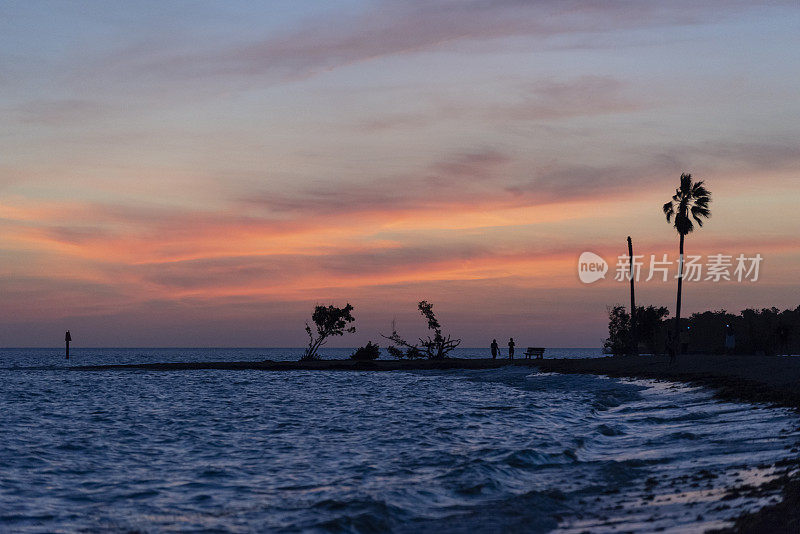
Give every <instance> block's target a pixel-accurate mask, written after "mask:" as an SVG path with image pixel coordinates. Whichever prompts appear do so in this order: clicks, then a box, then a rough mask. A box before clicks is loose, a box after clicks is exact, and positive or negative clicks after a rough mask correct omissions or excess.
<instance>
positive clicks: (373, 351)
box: [350, 341, 381, 361]
mask: <svg viewBox="0 0 800 534" xmlns="http://www.w3.org/2000/svg"><path fill="white" fill-rule="evenodd" d="M380 355H381V348H380V347H379V346H378V345H377V344H375V343H373V342H372V341H367V344H366V345H364V346H363V347H359V348H358V349H356V351H355V352H354V353H353V354H351V355H350V359H351V360H358V361H371V360H377V359H378V358H379V357H380Z"/></svg>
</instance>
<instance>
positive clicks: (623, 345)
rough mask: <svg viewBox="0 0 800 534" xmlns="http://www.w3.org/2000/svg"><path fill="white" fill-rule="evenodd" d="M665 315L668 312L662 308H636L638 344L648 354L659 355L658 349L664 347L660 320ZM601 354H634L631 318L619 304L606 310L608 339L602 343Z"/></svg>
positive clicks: (663, 329) (663, 325)
mask: <svg viewBox="0 0 800 534" xmlns="http://www.w3.org/2000/svg"><path fill="white" fill-rule="evenodd" d="M667 315H669V310H668V309H667V308H665V307H663V306H661V307H658V308H656V307H655V306H636V328H637V330H638V334H639V342H640V343H641V344H643V345H644V346H645V348H646V349H647V351H648V352H649V353H650V354H659V353H660V350H659V349H660V348H661V347H663V346H664V339H665V333H664V332H665V328H666V324H665V322H664V321H662V319H663V318H664V317H666V316H667ZM603 352H605V353H606V354H613V355H615V356H620V355H622V354H633V353H634V351H633V346H632V345H631V316H630V314H629V313H628V310H627V309H625V306H622V305H621V304H617V305H616V306H612V307H609V308H608V339H606V340H605V341H603Z"/></svg>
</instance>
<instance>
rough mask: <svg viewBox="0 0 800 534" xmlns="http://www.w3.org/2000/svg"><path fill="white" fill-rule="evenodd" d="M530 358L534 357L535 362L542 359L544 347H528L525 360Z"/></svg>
mask: <svg viewBox="0 0 800 534" xmlns="http://www.w3.org/2000/svg"><path fill="white" fill-rule="evenodd" d="M531 356H536V359H537V360H541V359H543V358H544V347H528V350H526V351H525V359H526V360H530V359H531Z"/></svg>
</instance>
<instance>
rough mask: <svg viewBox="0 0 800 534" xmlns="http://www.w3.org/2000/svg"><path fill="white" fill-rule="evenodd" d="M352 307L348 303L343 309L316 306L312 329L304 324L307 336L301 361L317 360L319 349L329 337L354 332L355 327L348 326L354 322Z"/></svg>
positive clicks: (312, 317)
mask: <svg viewBox="0 0 800 534" xmlns="http://www.w3.org/2000/svg"><path fill="white" fill-rule="evenodd" d="M352 312H353V306H352V305H351V304H350V303H349V302H348V303H347V305H346V306H345V307H344V308H337V307H336V306H332V305H331V306H316V307H315V308H314V313H313V314H312V315H311V320H312V322H313V323H314V329H313V330H312V328H311V326H310V325H309V324H308V323H306V333H307V334H308V347H306V350H305V352H304V353H303V356H302V358H300V359H301V360H317V359H319V348H320V347H321V346H322V345H324V344H325V343H327V341H328V338H330V337H331V336H342V335H344V334H345V333H353V332H355V331H356V327H355V326H348V325H349V324H350V323H352V322H353V321H355V319H354V318H353V313H352Z"/></svg>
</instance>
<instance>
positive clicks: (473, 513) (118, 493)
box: [0, 349, 800, 534]
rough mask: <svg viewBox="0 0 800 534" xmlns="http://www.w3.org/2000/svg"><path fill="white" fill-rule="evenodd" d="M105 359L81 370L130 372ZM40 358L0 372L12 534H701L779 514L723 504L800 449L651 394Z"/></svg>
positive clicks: (747, 423) (581, 385)
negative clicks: (74, 363) (738, 520)
mask: <svg viewBox="0 0 800 534" xmlns="http://www.w3.org/2000/svg"><path fill="white" fill-rule="evenodd" d="M95 350H96V351H97V352H93V353H91V354H88V353H87V354H80V355H79V357H76V358H75V359H76V360H81V359H82V358H86V359H90V358H94V360H92V361H90V362H88V361H87V362H84V361H80V362H79V363H98V362H102V361H120V360H119V358H122V359H124V358H128V357H133V356H131V355H130V354H127V351H118V352H114V353H111V352H110V353H109V354H108V356H107V357H106V356H104V354H105V353H104V350H103V349H95ZM142 350H144V349H142ZM218 350H219V349H218ZM20 352H24V351H23V350H20ZM29 352H30V353H29V354H28V355H27V356H23V355H21V354H18V353H15V359H14V360H13V361H12V362H11V365H4V366H3V367H4V369H2V370H0V383H2V384H3V386H2V388H0V531H3V532H5V531H8V532H119V531H134V532H164V531H197V532H385V531H394V532H409V533H412V532H436V533H437V534H438V533H442V532H444V533H448V532H453V533H455V532H470V533H475V532H499V531H511V532H550V531H555V532H583V531H587V530H588V531H591V532H604V531H608V532H613V531H645V532H646V531H653V530H656V529H661V528H663V529H664V530H665V531H671V530H675V531H681V532H685V531H702V530H704V529H706V528H712V527H718V526H722V525H724V524H726V521H728V520H729V519H730V518H731V517H734V516H736V515H738V514H739V513H741V512H742V511H744V510H748V509H754V508H756V507H759V506H761V505H763V504H765V503H766V502H769V501H770V500H771V499H774V498H775V496H773V495H769V494H767V495H759V496H754V495H751V494H748V493H747V492H744V493H742V494H739V495H737V496H733V497H732V498H728V497H725V492H726V490H727V489H728V488H731V487H733V486H737V485H743V484H758V483H760V482H761V481H764V480H768V479H769V478H770V477H771V476H774V472H773V468H771V467H770V465H771V464H773V463H774V462H776V461H779V460H781V459H783V458H785V457H787V456H789V455H790V449H792V448H794V447H796V446H797V444H798V442H799V441H800V432H799V431H798V423H799V422H800V421H799V420H798V417H797V415H796V414H794V413H793V412H791V411H789V410H784V409H777V408H768V407H764V406H754V405H748V404H736V403H727V402H719V401H717V400H715V399H713V398H712V397H711V394H710V393H709V392H708V391H706V390H703V389H699V388H692V387H687V386H682V385H674V384H669V383H658V382H652V381H630V380H619V379H610V378H604V377H596V376H579V375H557V374H548V373H537V372H535V370H531V369H524V368H516V367H506V368H501V369H494V370H482V371H426V372H391V373H369V372H347V373H344V372H335V371H331V372H324V371H323V372H308V371H287V372H269V371H253V370H246V371H216V370H212V371H206V370H203V371H176V372H175V371H171V372H165V371H142V370H124V371H91V372H87V371H70V370H68V369H64V368H63V367H58V366H49V362H46V361H44V359H46V358H47V357H49V356H47V354H48V353H43V352H42V351H29ZM245 353H249V349H248V350H247V351H243V352H242V351H234V352H231V353H224V354H222V355H220V354H219V352H218V353H217V354H216V358H218V359H247V358H244V357H243V356H242V354H245ZM0 354H2V355H3V358H4V360H3V361H4V362H6V363H8V360H6V359H5V358H6V356H7V355H8V353H7V352H6V351H2V352H0ZM141 354H145V355H146V356H147V358H150V359H147V360H144V361H162V360H169V361H177V360H176V358H178V356H177V355H176V352H175V351H174V350H166V351H162V352H159V351H158V350H153V349H150V350H149V351H144V352H142V353H141ZM220 356H223V357H220ZM225 356H229V357H227V358H226V357H225ZM252 356H253V357H254V358H259V359H264V358H263V357H262V356H256V355H255V353H253V354H252ZM187 357H189V356H187ZM273 359H279V358H273ZM125 361H128V360H125ZM58 363H59V365H61V362H58ZM28 364H33V365H35V366H39V367H45V368H43V369H23V368H21V367H24V366H27V365H28ZM15 365H16V368H14V366H15ZM723 497H725V498H723ZM729 497H730V496H729Z"/></svg>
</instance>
